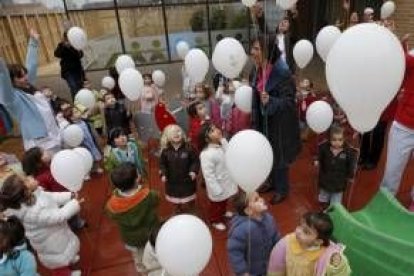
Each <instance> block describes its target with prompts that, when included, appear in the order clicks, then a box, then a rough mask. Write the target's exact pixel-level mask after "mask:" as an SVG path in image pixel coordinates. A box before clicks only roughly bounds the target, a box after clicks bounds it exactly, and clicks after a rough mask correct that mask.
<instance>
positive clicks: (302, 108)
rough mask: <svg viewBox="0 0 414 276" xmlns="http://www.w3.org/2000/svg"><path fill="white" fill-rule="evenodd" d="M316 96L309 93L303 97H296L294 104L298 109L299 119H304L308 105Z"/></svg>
mask: <svg viewBox="0 0 414 276" xmlns="http://www.w3.org/2000/svg"><path fill="white" fill-rule="evenodd" d="M317 99H318V98H317V97H316V96H315V95H314V94H313V93H309V94H308V95H307V96H306V97H305V98H303V97H301V96H300V97H298V100H297V103H296V106H297V108H298V111H299V119H300V120H301V121H306V111H307V110H308V108H309V106H310V105H311V104H312V103H313V102H314V101H316V100H317Z"/></svg>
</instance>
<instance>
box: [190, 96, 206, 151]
mask: <svg viewBox="0 0 414 276" xmlns="http://www.w3.org/2000/svg"><path fill="white" fill-rule="evenodd" d="M188 116H189V117H190V127H189V129H188V139H189V141H190V143H191V146H192V147H193V148H194V150H195V151H196V153H199V152H200V151H201V150H202V148H200V145H199V139H198V136H199V134H200V129H201V125H203V124H204V123H205V122H206V121H207V120H209V119H210V118H209V117H208V115H207V109H206V106H205V105H204V103H202V102H200V101H197V100H196V101H194V102H192V103H191V104H190V106H189V107H188Z"/></svg>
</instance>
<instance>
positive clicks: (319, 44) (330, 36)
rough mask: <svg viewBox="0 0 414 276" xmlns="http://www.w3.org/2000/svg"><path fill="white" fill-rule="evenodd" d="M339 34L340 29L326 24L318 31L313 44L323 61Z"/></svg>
mask: <svg viewBox="0 0 414 276" xmlns="http://www.w3.org/2000/svg"><path fill="white" fill-rule="evenodd" d="M340 36H341V31H340V30H339V29H338V27H336V26H326V27H324V28H322V30H320V31H319V33H318V36H317V37H316V43H315V44H316V51H317V52H318V54H319V56H320V57H321V58H322V60H323V61H325V62H326V59H327V58H328V54H329V51H330V50H331V48H332V46H333V45H334V43H335V41H336V40H337V39H338V38H339V37H340Z"/></svg>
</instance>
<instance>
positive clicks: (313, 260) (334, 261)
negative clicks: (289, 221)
mask: <svg viewBox="0 0 414 276" xmlns="http://www.w3.org/2000/svg"><path fill="white" fill-rule="evenodd" d="M332 232H333V224H332V220H331V218H330V217H329V216H328V215H327V214H324V213H307V214H305V215H304V216H303V218H302V220H301V223H300V225H299V226H298V227H296V230H295V232H294V233H291V234H288V235H287V236H285V237H284V238H283V239H281V240H280V241H279V242H278V243H277V244H276V246H275V247H274V248H273V250H272V254H271V255H270V260H269V269H268V273H267V275H268V276H279V275H280V276H282V275H286V276H289V275H307V276H312V275H314V276H319V275H321V276H322V275H331V276H335V275H336V276H340V275H341V276H348V275H350V273H351V269H350V267H349V265H348V261H347V259H346V257H345V256H344V255H343V250H344V247H343V246H341V245H339V244H335V243H333V242H332V241H330V238H331V236H332Z"/></svg>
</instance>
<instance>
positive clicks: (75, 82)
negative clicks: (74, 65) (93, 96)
mask: <svg viewBox="0 0 414 276" xmlns="http://www.w3.org/2000/svg"><path fill="white" fill-rule="evenodd" d="M62 78H63V79H64V80H65V81H66V82H67V84H68V86H69V89H70V94H71V96H72V100H74V99H75V96H76V93H78V91H79V90H81V89H82V88H83V81H84V77H83V75H82V74H81V73H74V72H67V73H65V74H64V75H63V76H62Z"/></svg>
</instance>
